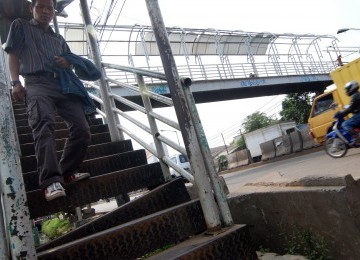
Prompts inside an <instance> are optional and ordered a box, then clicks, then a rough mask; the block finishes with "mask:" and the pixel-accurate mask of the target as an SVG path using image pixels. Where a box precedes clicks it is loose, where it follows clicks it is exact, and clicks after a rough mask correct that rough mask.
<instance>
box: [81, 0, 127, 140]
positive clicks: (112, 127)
mask: <svg viewBox="0 0 360 260" xmlns="http://www.w3.org/2000/svg"><path fill="white" fill-rule="evenodd" d="M80 7H81V12H82V16H83V19H84V24H85V29H86V32H87V36H88V40H89V42H90V47H91V50H92V53H93V59H94V62H95V64H96V66H97V67H98V68H99V69H101V73H102V77H101V79H100V80H99V81H100V93H101V99H102V100H103V101H104V110H105V114H106V121H107V123H108V126H109V132H110V136H111V140H112V141H118V140H124V134H123V133H122V131H119V129H118V128H117V124H119V118H118V116H116V115H115V113H114V111H113V110H112V107H115V101H114V98H113V97H112V96H111V95H109V93H111V88H110V87H109V85H108V83H107V82H106V80H105V77H106V73H105V70H104V69H103V66H102V63H101V55H100V49H99V45H98V40H97V37H96V31H95V28H94V26H93V24H92V22H91V17H90V11H89V6H88V4H87V1H86V0H80Z"/></svg>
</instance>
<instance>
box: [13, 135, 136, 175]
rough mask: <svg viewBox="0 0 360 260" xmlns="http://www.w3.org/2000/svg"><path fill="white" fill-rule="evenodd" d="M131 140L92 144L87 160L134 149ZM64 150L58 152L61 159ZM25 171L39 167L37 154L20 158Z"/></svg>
mask: <svg viewBox="0 0 360 260" xmlns="http://www.w3.org/2000/svg"><path fill="white" fill-rule="evenodd" d="M132 150H133V147H132V143H131V140H124V141H117V142H111V143H104V144H96V145H90V146H89V148H88V149H87V151H86V157H85V160H89V159H94V158H96V157H103V156H107V155H112V154H117V153H123V152H129V151H132ZM61 155H62V151H58V152H57V157H58V159H60V157H61ZM20 160H21V167H22V169H23V173H27V172H31V171H35V170H36V169H37V162H36V157H35V155H30V156H23V157H21V158H20Z"/></svg>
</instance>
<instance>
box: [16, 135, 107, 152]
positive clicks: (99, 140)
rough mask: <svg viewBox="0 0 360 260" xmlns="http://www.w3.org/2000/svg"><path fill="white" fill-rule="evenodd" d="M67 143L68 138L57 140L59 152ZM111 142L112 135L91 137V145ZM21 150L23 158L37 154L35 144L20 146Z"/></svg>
mask: <svg viewBox="0 0 360 260" xmlns="http://www.w3.org/2000/svg"><path fill="white" fill-rule="evenodd" d="M65 141H66V138H64V139H57V140H56V148H57V151H61V150H62V149H63V148H64V144H65ZM109 142H111V137H110V133H99V134H93V135H91V142H90V145H95V144H102V143H109ZM20 150H21V155H22V156H29V155H33V154H35V150H34V144H33V143H28V144H22V145H20Z"/></svg>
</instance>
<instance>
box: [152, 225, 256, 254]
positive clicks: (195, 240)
mask: <svg viewBox="0 0 360 260" xmlns="http://www.w3.org/2000/svg"><path fill="white" fill-rule="evenodd" d="M239 236H240V237H241V238H242V239H243V240H248V241H244V243H243V245H241V244H239V241H240V240H239V239H236V237H239ZM221 240H222V241H221ZM204 255H206V256H207V259H258V258H257V256H256V251H255V250H254V248H253V246H252V243H251V241H250V236H249V232H248V226H247V225H244V224H235V225H233V226H231V227H227V228H223V229H222V231H221V232H219V233H217V234H215V235H212V234H208V233H207V232H204V233H202V234H200V235H197V236H194V237H191V238H190V239H187V240H185V241H184V242H181V243H180V244H177V245H175V246H173V247H171V248H169V249H167V250H165V251H163V252H161V253H159V254H156V255H154V256H151V257H149V258H147V259H148V260H155V259H156V260H171V259H200V258H201V257H203V256H204Z"/></svg>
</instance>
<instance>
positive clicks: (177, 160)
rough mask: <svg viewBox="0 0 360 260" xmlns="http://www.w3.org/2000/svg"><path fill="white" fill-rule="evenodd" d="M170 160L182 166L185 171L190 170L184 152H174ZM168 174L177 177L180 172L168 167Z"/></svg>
mask: <svg viewBox="0 0 360 260" xmlns="http://www.w3.org/2000/svg"><path fill="white" fill-rule="evenodd" d="M170 159H171V161H173V163H175V164H176V165H178V166H179V167H181V168H183V169H184V170H185V171H188V172H191V167H190V163H189V159H188V158H187V156H186V155H184V154H176V155H174V156H172V157H170ZM170 174H171V176H172V177H179V176H180V174H179V173H178V172H177V171H175V170H174V169H172V168H171V169H170Z"/></svg>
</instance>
